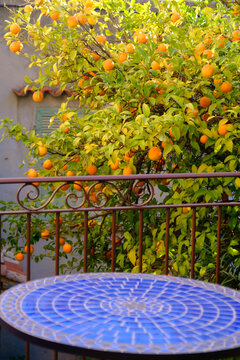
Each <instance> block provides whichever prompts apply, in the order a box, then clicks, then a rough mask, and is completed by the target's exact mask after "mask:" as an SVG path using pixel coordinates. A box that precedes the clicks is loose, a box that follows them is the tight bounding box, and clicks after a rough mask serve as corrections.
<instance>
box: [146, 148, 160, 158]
mask: <svg viewBox="0 0 240 360" xmlns="http://www.w3.org/2000/svg"><path fill="white" fill-rule="evenodd" d="M148 157H149V159H150V160H152V161H157V160H160V159H161V157H162V151H161V149H160V148H159V147H157V146H153V147H152V148H151V149H150V150H149V151H148Z"/></svg>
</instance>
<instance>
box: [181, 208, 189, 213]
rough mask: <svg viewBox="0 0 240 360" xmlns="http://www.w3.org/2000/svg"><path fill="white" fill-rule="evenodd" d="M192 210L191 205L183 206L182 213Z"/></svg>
mask: <svg viewBox="0 0 240 360" xmlns="http://www.w3.org/2000/svg"><path fill="white" fill-rule="evenodd" d="M190 210H191V208H190V207H183V208H182V213H183V214H188V213H189V211H190Z"/></svg>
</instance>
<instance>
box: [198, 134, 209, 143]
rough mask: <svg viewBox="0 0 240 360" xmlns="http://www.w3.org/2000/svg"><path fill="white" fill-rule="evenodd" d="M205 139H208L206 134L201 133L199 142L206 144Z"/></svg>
mask: <svg viewBox="0 0 240 360" xmlns="http://www.w3.org/2000/svg"><path fill="white" fill-rule="evenodd" d="M207 141H208V137H207V135H202V136H201V137H200V143H201V144H206V142H207Z"/></svg>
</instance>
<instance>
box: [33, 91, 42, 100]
mask: <svg viewBox="0 0 240 360" xmlns="http://www.w3.org/2000/svg"><path fill="white" fill-rule="evenodd" d="M43 98H44V96H43V92H42V91H39V90H38V91H34V93H33V95H32V99H33V101H35V102H41V101H42V100H43Z"/></svg>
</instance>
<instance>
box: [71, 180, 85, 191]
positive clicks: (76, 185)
mask: <svg viewBox="0 0 240 360" xmlns="http://www.w3.org/2000/svg"><path fill="white" fill-rule="evenodd" d="M73 187H74V189H75V190H77V191H79V190H81V189H82V188H83V185H82V182H81V181H75V182H74V184H73Z"/></svg>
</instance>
